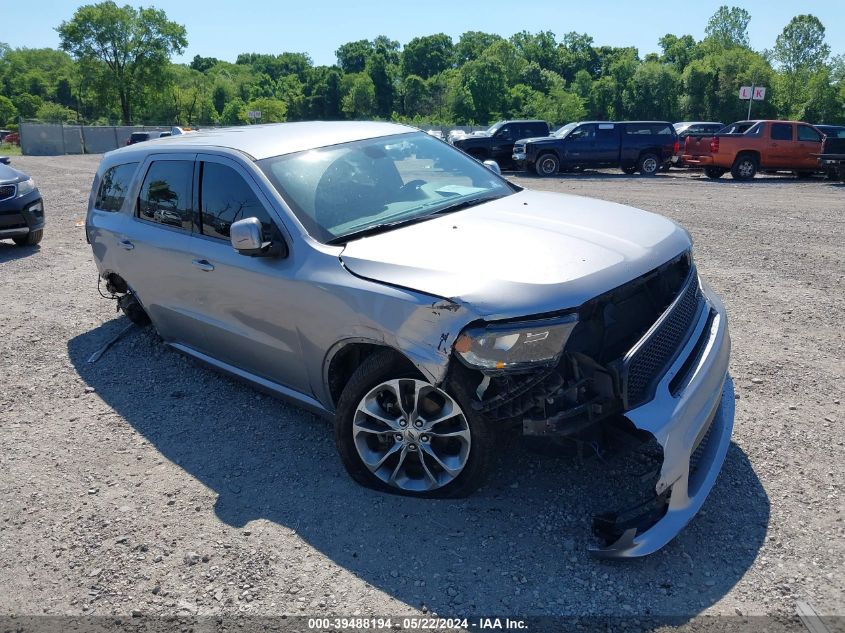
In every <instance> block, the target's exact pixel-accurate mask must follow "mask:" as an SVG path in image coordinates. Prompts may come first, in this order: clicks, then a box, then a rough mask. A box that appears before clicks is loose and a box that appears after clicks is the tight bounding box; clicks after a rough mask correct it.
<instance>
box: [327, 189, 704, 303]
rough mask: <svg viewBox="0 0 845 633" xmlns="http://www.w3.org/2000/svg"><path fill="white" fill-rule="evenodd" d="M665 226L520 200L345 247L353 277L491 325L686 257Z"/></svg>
mask: <svg viewBox="0 0 845 633" xmlns="http://www.w3.org/2000/svg"><path fill="white" fill-rule="evenodd" d="M690 244H691V243H690V239H689V235H688V234H687V232H686V231H685V230H684V229H682V228H681V227H680V226H678V225H677V224H675V223H674V222H672V221H671V220H668V219H666V218H664V217H662V216H659V215H655V214H652V213H648V212H646V211H641V210H639V209H634V208H632V207H626V206H624V205H621V204H616V203H613V202H605V201H602V200H594V199H592V198H582V197H579V196H572V195H565V194H556V193H546V192H539V191H522V192H520V193H516V194H513V195H510V196H507V197H506V198H501V199H499V200H494V201H492V202H489V203H487V204H483V205H479V206H477V207H471V208H469V209H466V210H464V211H459V212H457V213H454V214H451V215H446V216H442V217H437V218H434V219H432V220H429V221H427V222H421V223H419V224H412V225H409V226H406V227H403V228H399V229H396V230H393V231H388V232H387V233H381V234H378V235H375V236H371V237H366V238H362V239H360V240H355V241H353V242H349V243H348V244H347V245H346V247H345V248H344V250H343V252H342V253H341V256H340V258H341V261H342V262H343V264H344V265H345V266H346V267H347V269H348V270H350V271H351V272H352V273H354V274H356V275H358V276H360V277H365V278H367V279H371V280H374V281H380V282H383V283H388V284H391V285H396V286H402V287H405V288H409V289H412V290H417V291H420V292H424V293H426V294H430V295H434V296H438V297H444V298H447V299H451V300H453V301H456V302H459V303H463V304H468V305H469V306H471V307H472V309H473V310H474V311H475V312H476V313H478V314H479V315H480V316H483V317H486V318H491V319H497V318H498V319H503V318H511V317H520V316H529V315H534V314H542V313H545V312H554V311H558V310H563V309H567V308H574V307H577V306H579V305H581V304H582V303H584V302H585V301H587V300H589V299H592V298H593V297H595V296H597V295H599V294H602V293H604V292H607V291H608V290H612V289H613V288H615V287H617V286H620V285H622V284H624V283H625V282H627V281H630V280H632V279H634V278H636V277H638V276H640V275H642V274H645V273H647V272H648V271H650V270H652V269H654V268H657V267H658V266H660V265H661V264H663V263H665V262H667V261H669V260H670V259H672V258H673V257H675V256H677V255H679V254H680V253H682V252H684V251H685V250H687V249H689V248H690Z"/></svg>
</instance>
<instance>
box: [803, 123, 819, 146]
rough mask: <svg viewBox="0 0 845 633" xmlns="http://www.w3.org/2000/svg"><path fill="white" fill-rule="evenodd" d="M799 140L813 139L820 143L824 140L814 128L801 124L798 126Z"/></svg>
mask: <svg viewBox="0 0 845 633" xmlns="http://www.w3.org/2000/svg"><path fill="white" fill-rule="evenodd" d="M798 140H799V141H813V142H814V143H818V142H820V141H821V140H822V137H821V135H820V134H819V133H818V132H816V131H815V130H814V129H813V128H811V127H808V126H806V125H799V126H798Z"/></svg>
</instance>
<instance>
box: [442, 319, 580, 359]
mask: <svg viewBox="0 0 845 633" xmlns="http://www.w3.org/2000/svg"><path fill="white" fill-rule="evenodd" d="M577 324H578V316H577V315H575V314H569V315H566V316H562V317H558V318H553V319H538V320H536V321H521V322H517V323H502V324H492V325H486V326H478V327H470V328H467V329H466V330H464V331H463V332H462V333H461V335H460V336H458V338H457V340H456V341H455V346H454V348H455V352H457V354H458V357H459V358H460V359H461V360H462V361H463V362H464V364H466V365H468V366H470V367H473V368H475V369H480V370H481V371H487V372H490V371H493V372H495V371H506V370H515V369H521V368H526V367H532V366H535V365H546V364H548V365H551V364H554V363H557V361H558V360H559V359H560V356H561V354H562V353H563V348H564V346H565V345H566V341H567V340H569V336H570V335H571V334H572V330H573V329H575V326H576V325H577Z"/></svg>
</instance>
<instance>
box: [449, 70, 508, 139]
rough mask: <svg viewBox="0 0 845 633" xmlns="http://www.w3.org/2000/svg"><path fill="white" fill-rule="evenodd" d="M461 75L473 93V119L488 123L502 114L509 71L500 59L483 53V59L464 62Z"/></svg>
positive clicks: (466, 86) (464, 83)
mask: <svg viewBox="0 0 845 633" xmlns="http://www.w3.org/2000/svg"><path fill="white" fill-rule="evenodd" d="M459 77H460V82H461V84H462V85H463V86H464V87H465V88H466V89H467V90H468V91H469V93H470V95H472V104H473V112H472V117H471V118H472V119H473V120H475V121H477V122H478V123H481V124H487V123H490V122H492V120H494V119H496V118H498V117H499V116H500V115H501V114H502V112H503V110H504V106H505V98H506V95H507V90H508V82H507V71H506V69H505V67H504V65H503V64H502V63H501V62H500V61H498V60H496V59H491V58H489V57H487V56H486V55H483V56H482V57H481V59H476V60H474V61H471V62H468V63H466V64H464V65H463V67H461V70H460V74H459Z"/></svg>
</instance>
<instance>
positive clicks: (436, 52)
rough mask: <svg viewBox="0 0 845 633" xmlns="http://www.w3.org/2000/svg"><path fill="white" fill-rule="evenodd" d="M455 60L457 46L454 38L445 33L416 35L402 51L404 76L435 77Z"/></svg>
mask: <svg viewBox="0 0 845 633" xmlns="http://www.w3.org/2000/svg"><path fill="white" fill-rule="evenodd" d="M454 61H455V47H454V45H453V44H452V38H451V37H449V36H448V35H445V34H444V33H437V34H436V35H426V36H424V37H415V38H414V39H412V40H411V41H410V42H408V44H407V45H406V46H405V50H404V51H403V52H402V76H403V77H407V76H408V75H419V76H420V77H422V78H423V79H428V78H429V77H433V76H434V75H436V74H437V73H441V72H443V71H444V70H446V69H447V68H451V67H452V65H453V64H454Z"/></svg>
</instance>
